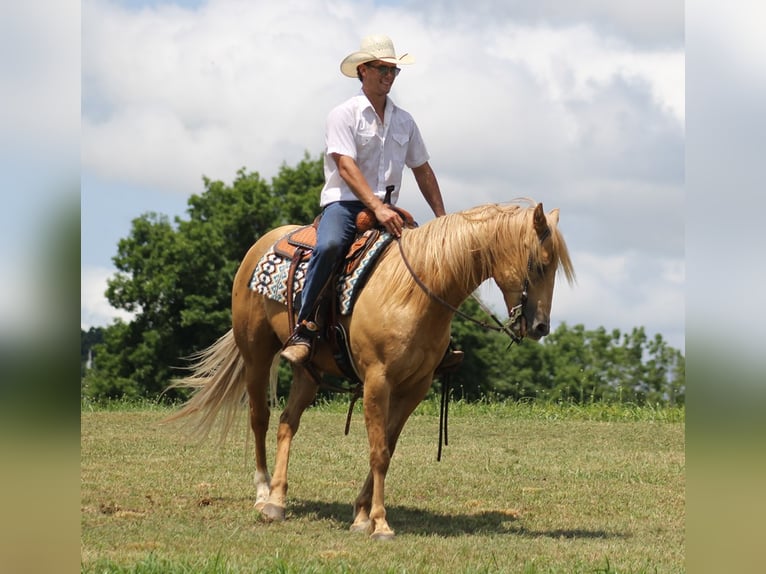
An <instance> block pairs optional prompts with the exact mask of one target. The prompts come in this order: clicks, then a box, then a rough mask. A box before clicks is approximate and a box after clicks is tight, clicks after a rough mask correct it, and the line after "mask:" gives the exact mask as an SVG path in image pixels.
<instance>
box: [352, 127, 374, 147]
mask: <svg viewBox="0 0 766 574" xmlns="http://www.w3.org/2000/svg"><path fill="white" fill-rule="evenodd" d="M355 139H356V145H357V148H358V150H359V151H362V150H364V149H370V147H371V144H372V143H373V142H375V141H376V140H377V139H378V132H377V131H376V130H375V128H374V127H366V128H364V129H360V130H358V131H357V132H356V137H355Z"/></svg>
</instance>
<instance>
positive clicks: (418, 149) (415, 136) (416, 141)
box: [404, 121, 430, 169]
mask: <svg viewBox="0 0 766 574" xmlns="http://www.w3.org/2000/svg"><path fill="white" fill-rule="evenodd" d="M429 158H430V156H429V155H428V150H427V149H426V144H425V142H424V141H423V137H422V136H421V135H420V130H419V129H418V126H417V124H416V123H415V122H414V121H413V122H412V132H411V134H410V142H409V146H407V157H406V158H405V160H404V162H405V164H406V165H407V167H409V168H410V169H412V168H415V167H420V166H421V165H423V164H424V163H426V162H427V161H428V160H429Z"/></svg>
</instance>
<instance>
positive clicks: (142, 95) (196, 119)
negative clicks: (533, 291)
mask: <svg viewBox="0 0 766 574" xmlns="http://www.w3.org/2000/svg"><path fill="white" fill-rule="evenodd" d="M370 33H384V34H388V35H389V36H390V37H391V38H392V39H393V41H394V45H395V46H396V50H397V52H398V53H403V52H408V53H411V54H413V55H414V56H415V58H416V60H417V61H416V63H415V64H414V65H412V66H405V67H404V70H403V71H402V73H401V74H400V75H399V77H398V78H397V80H396V82H395V85H394V88H393V90H392V92H391V97H392V98H393V100H394V101H395V102H396V103H397V104H398V105H400V106H402V107H403V108H405V109H406V110H408V111H409V112H411V113H412V114H413V116H414V117H415V119H416V121H417V123H418V125H419V127H420V129H421V132H422V133H423V136H424V139H425V141H426V145H427V147H428V149H429V152H430V154H431V165H432V166H433V168H434V170H435V172H436V174H437V177H438V178H439V181H440V184H441V188H442V193H443V196H444V200H445V204H446V207H447V210H448V211H457V210H460V209H464V208H468V207H470V206H473V205H477V204H479V203H486V202H503V201H508V200H511V199H513V198H516V197H521V196H528V197H531V198H533V199H535V200H537V201H540V202H543V204H544V205H545V207H546V209H551V208H554V207H558V208H560V210H561V222H560V226H561V229H562V231H563V233H564V236H565V238H566V239H567V242H568V244H569V248H570V252H571V254H572V258H573V261H574V265H575V269H576V272H577V277H578V282H577V284H576V285H575V286H574V287H569V286H568V285H567V284H566V282H565V281H563V280H561V281H559V283H558V285H557V288H556V294H555V296H554V302H553V322H554V325H557V324H558V323H560V322H562V321H565V322H566V323H567V324H569V325H574V324H584V325H585V327H586V328H588V329H595V328H597V327H599V326H604V327H606V328H607V329H612V328H618V329H620V330H621V331H623V332H629V331H630V330H631V329H632V328H633V327H637V326H644V327H645V328H646V329H647V332H648V333H649V335H650V336H651V335H654V334H655V333H659V334H661V335H662V336H663V338H664V339H665V340H666V341H667V342H668V343H669V344H670V345H672V346H674V347H676V348H679V349H683V348H684V343H685V341H684V283H685V273H686V271H685V262H684V148H685V108H684V102H685V97H684V90H685V78H684V60H685V54H684V11H683V2H681V1H678V0H672V1H667V0H641V1H630V2H614V1H610V0H582V1H568V2H552V1H545V0H543V1H538V2H509V1H507V0H473V1H471V2H458V1H448V0H431V1H429V2H415V1H412V2H408V1H401V2H396V1H389V2H381V1H378V2H374V1H365V2H354V1H349V0H336V1H321V0H282V1H280V2H273V1H269V2H265V1H261V0H209V1H182V0H178V1H177V2H165V1H148V0H145V1H131V0H121V1H119V0H112V1H106V0H84V1H83V3H82V70H81V73H82V86H81V90H82V94H81V95H82V126H81V170H82V171H81V201H82V209H81V217H82V268H81V277H82V301H81V325H82V327H83V328H86V329H87V328H88V327H90V326H94V325H106V324H108V323H109V322H110V321H111V320H112V318H113V317H115V316H118V313H117V312H116V311H115V310H114V309H111V308H110V307H109V305H108V303H106V301H105V299H104V297H103V291H104V289H105V287H106V279H107V277H108V276H109V275H111V274H112V273H114V268H113V266H112V263H111V258H112V257H113V256H114V255H115V253H116V246H117V241H118V240H119V239H120V238H122V237H126V236H127V235H128V234H129V233H130V225H131V220H132V219H134V218H135V217H138V216H139V215H141V214H143V213H146V212H148V211H155V212H159V213H164V214H167V215H169V216H171V217H172V216H175V215H184V213H185V209H186V200H187V198H188V197H189V195H190V194H192V193H200V192H201V191H202V190H203V185H202V177H203V176H206V177H209V178H212V179H220V180H222V181H224V182H227V183H230V182H231V181H232V180H233V179H234V177H235V175H236V171H237V170H238V169H240V168H242V167H245V168H247V169H248V170H251V171H257V172H259V173H260V174H261V175H262V176H263V177H265V178H267V179H270V178H271V177H272V176H273V175H275V174H276V172H277V170H278V168H279V166H280V165H281V164H282V163H286V164H287V165H295V164H296V163H297V162H298V161H299V160H300V159H301V158H302V157H303V154H304V152H306V151H308V152H309V154H310V155H311V156H312V157H316V156H317V155H318V154H319V153H321V152H322V149H323V135H324V125H325V118H326V116H327V112H328V111H329V110H330V109H331V108H332V107H333V106H334V105H336V104H338V103H340V102H341V101H342V100H344V99H346V98H347V97H349V96H351V95H353V94H354V93H356V92H357V91H358V89H359V82H358V81H357V80H354V79H349V78H346V77H344V76H343V75H341V73H340V70H339V65H340V62H341V60H342V59H343V58H344V57H345V56H346V55H347V54H349V53H350V52H353V51H355V50H356V49H358V47H359V42H360V40H361V38H362V37H363V36H365V35H367V34H370ZM408 190H409V191H408ZM399 204H400V205H401V206H403V207H405V208H406V209H408V210H410V211H412V212H413V213H414V215H415V217H416V219H418V221H420V222H421V223H423V222H425V221H426V220H428V219H429V218H430V217H431V213H430V210H429V209H428V207H427V205H426V204H425V201H424V200H423V199H422V197H421V196H420V194H419V193H418V191H417V188H416V186H415V184H414V180H413V178H412V177H411V175H407V176H406V177H405V181H404V189H403V192H402V195H401V196H400V200H399ZM482 295H484V296H485V297H486V298H487V299H489V300H490V301H492V302H494V301H496V300H497V293H496V292H494V291H493V288H483V289H482Z"/></svg>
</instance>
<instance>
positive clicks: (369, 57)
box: [340, 34, 415, 78]
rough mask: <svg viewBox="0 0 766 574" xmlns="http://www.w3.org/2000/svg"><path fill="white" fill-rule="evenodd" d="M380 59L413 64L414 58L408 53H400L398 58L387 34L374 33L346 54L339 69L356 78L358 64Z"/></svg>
mask: <svg viewBox="0 0 766 574" xmlns="http://www.w3.org/2000/svg"><path fill="white" fill-rule="evenodd" d="M375 60H381V61H383V62H388V63H390V64H396V65H399V64H414V63H415V58H414V56H411V55H410V54H402V55H401V56H400V57H399V58H397V57H396V52H394V43H393V42H392V41H391V38H389V37H388V36H383V35H381V34H375V35H372V36H366V37H365V38H363V39H362V45H361V46H360V47H359V51H358V52H353V53H351V54H349V55H348V56H346V57H345V58H344V59H343V61H342V62H341V63H340V71H341V72H343V75H344V76H348V77H349V78H356V68H357V66H359V64H364V63H366V62H374V61H375Z"/></svg>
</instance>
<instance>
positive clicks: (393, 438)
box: [351, 376, 432, 539]
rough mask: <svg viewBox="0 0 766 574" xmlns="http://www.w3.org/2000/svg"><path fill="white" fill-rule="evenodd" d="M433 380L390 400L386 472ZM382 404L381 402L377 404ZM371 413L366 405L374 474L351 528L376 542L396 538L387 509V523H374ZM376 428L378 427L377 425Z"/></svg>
mask: <svg viewBox="0 0 766 574" xmlns="http://www.w3.org/2000/svg"><path fill="white" fill-rule="evenodd" d="M431 382H432V378H431V377H430V376H429V377H425V378H423V379H422V380H420V381H418V382H417V383H415V384H413V385H412V388H411V390H410V392H409V393H407V394H405V396H403V397H398V398H397V397H390V395H389V397H388V399H387V401H388V404H387V407H386V411H387V413H386V425H385V429H386V430H385V440H386V445H387V452H388V461H387V463H386V465H385V468H386V470H387V469H388V465H389V464H390V462H391V457H392V456H393V455H394V450H396V444H397V442H398V441H399V436H400V435H401V433H402V429H404V424H405V423H406V422H407V419H408V418H409V416H410V415H411V414H412V412H413V411H414V410H415V407H417V405H418V404H419V403H420V401H422V400H423V398H424V397H425V395H426V393H427V392H428V388H429V387H430V386H431ZM375 402H378V401H375ZM369 412H371V411H368V408H367V404H366V403H365V420H366V421H367V424H368V438H369V439H370V472H369V474H368V475H367V480H365V483H364V486H362V489H361V491H360V492H359V496H358V497H357V499H356V501H355V502H354V522H353V524H352V525H351V531H352V532H370V533H371V534H372V537H373V538H382V539H386V538H391V537H393V536H394V532H393V530H391V528H390V527H389V526H388V524H387V523H386V520H385V516H386V513H385V509H383V514H382V517H383V521H382V522H381V521H380V520H378V521H377V522H376V521H374V519H373V517H374V516H377V515H375V514H374V511H373V508H374V503H373V500H374V499H375V496H376V486H377V483H376V476H378V475H376V473H375V471H374V466H373V455H372V453H373V450H374V449H373V447H372V438H371V437H372V434H371V433H370V430H369V429H370V425H371V422H372V421H371V420H370V419H368V418H367V413H369ZM373 424H374V423H373ZM384 479H385V471H384V472H383V477H382V478H381V479H380V480H381V483H380V485H381V488H380V505H381V507H382V505H383V500H382V496H383V484H382V481H383V480H384Z"/></svg>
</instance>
